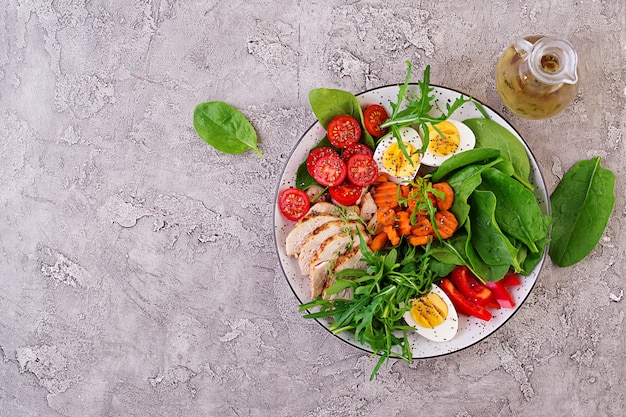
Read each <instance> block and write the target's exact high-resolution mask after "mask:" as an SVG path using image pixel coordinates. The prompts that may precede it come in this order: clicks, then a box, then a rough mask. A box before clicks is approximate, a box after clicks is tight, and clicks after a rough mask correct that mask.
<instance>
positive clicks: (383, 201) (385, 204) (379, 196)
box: [374, 182, 398, 208]
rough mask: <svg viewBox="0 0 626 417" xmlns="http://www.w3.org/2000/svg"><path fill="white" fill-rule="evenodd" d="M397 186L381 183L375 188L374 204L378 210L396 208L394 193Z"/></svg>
mask: <svg viewBox="0 0 626 417" xmlns="http://www.w3.org/2000/svg"><path fill="white" fill-rule="evenodd" d="M397 190H398V186H397V185H396V184H394V183H393V182H383V183H380V184H378V185H377V186H376V187H375V193H374V202H375V203H376V205H377V206H378V207H380V208H394V207H397V206H398V201H397V200H396V192H397Z"/></svg>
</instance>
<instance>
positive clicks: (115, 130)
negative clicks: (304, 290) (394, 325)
mask: <svg viewBox="0 0 626 417" xmlns="http://www.w3.org/2000/svg"><path fill="white" fill-rule="evenodd" d="M1 3H2V7H0V155H1V158H2V159H1V162H0V415H1V416H3V417H4V416H49V417H59V416H76V417H88V416H121V415H123V416H279V417H280V416H284V417H287V416H305V417H312V416H413V415H417V414H418V413H419V414H423V415H447V416H458V417H469V416H474V417H478V416H487V415H489V416H502V417H504V416H522V415H523V416H565V415H567V416H592V415H593V416H623V415H624V409H625V408H626V399H625V391H624V385H625V383H626V381H625V378H626V365H625V364H626V353H625V352H626V333H625V332H624V321H625V308H624V306H625V305H626V302H625V301H624V299H623V291H624V286H625V282H624V280H625V276H626V271H625V268H624V261H623V260H624V256H625V255H626V254H625V251H626V240H625V238H624V234H625V232H626V203H625V168H624V160H625V151H624V149H625V147H624V132H625V131H626V128H625V123H626V114H625V107H626V70H625V69H626V6H625V5H624V2H623V1H621V0H602V1H599V0H594V1H592V0H581V1H576V2H561V3H563V5H561V3H559V5H558V6H557V5H556V3H555V2H553V1H550V0H539V1H536V2H528V3H527V2H524V1H516V0H515V1H514V0H510V1H497V0H496V1H491V2H478V1H476V2H465V3H469V4H467V5H463V6H462V5H461V4H462V2H458V1H455V0H445V1H444V0H440V1H432V2H429V1H409V0H405V1H402V0H394V1H385V2H383V1H365V0H364V1H337V0H334V1H321V0H317V1H301V0H292V1H289V0H271V1H270V0H265V1H253V2H248V1H241V0H237V1H182V0H162V1H159V0H141V1H121V0H120V1H114V0H109V1H100V0H91V1H88V0H54V1H53V0H2V1H1ZM564 3H568V4H564ZM535 33H549V34H557V35H561V36H563V37H565V38H567V39H569V40H570V41H571V42H572V43H573V44H574V45H575V47H576V49H577V50H578V52H579V56H580V61H581V63H580V75H581V80H582V81H581V86H580V92H579V94H578V97H577V99H576V100H575V102H574V103H573V105H571V106H570V107H569V108H568V109H567V110H566V112H565V113H563V114H561V115H559V116H557V117H554V118H553V119H550V120H546V121H540V122H536V121H535V122H531V121H525V120H522V119H519V118H517V117H515V116H512V115H511V114H510V113H508V112H506V111H505V110H504V109H503V108H502V105H501V103H500V101H499V100H498V97H497V94H496V92H495V88H494V82H493V68H494V65H495V62H496V60H497V57H498V55H499V53H500V51H501V50H502V49H503V48H504V47H505V46H506V45H507V44H508V43H509V42H511V41H512V40H513V39H515V38H516V37H519V36H523V35H528V34H535ZM406 60H411V61H412V62H413V63H414V65H415V66H416V68H417V70H416V74H418V75H419V74H421V70H423V68H424V67H425V65H427V64H431V65H432V71H433V72H432V81H433V82H434V83H436V84H441V85H445V86H449V87H453V88H456V89H460V90H462V91H465V92H467V93H468V94H471V95H473V96H475V97H477V98H478V99H480V100H483V101H484V102H486V103H487V104H489V105H490V106H492V107H494V108H495V109H497V110H499V111H501V112H503V114H505V116H507V117H508V118H509V120H510V121H511V122H512V124H513V125H514V126H516V128H517V129H518V130H519V131H520V133H521V134H522V135H523V136H524V137H525V138H526V140H527V142H528V143H529V145H530V146H531V148H532V149H533V152H534V153H535V155H536V157H537V159H538V161H539V163H540V166H541V168H542V171H543V174H544V176H545V178H546V182H547V184H548V186H549V189H550V191H552V190H553V189H554V186H555V184H556V183H557V181H558V180H559V178H560V177H561V176H562V175H563V173H564V172H565V171H566V170H567V169H569V168H570V167H571V166H572V165H573V164H574V163H575V162H577V161H578V160H580V159H586V158H591V157H593V156H596V155H600V156H602V157H603V158H604V162H603V165H604V166H605V167H606V168H609V169H611V170H613V172H614V173H615V174H616V176H617V183H616V195H617V200H616V206H615V209H614V212H613V215H612V217H611V220H610V223H609V226H608V228H607V230H606V233H605V235H604V236H603V238H602V239H601V242H600V245H599V246H598V247H597V249H596V250H595V251H594V252H593V254H592V255H591V256H589V257H588V258H587V259H585V260H584V261H583V262H581V263H580V264H578V265H576V266H573V267H570V268H566V269H560V268H558V267H556V266H554V265H553V264H552V263H551V262H549V261H548V262H547V263H546V266H545V267H544V270H543V272H542V275H541V277H540V280H539V282H538V284H537V286H536V287H535V289H534V291H533V292H532V293H531V296H530V297H529V299H528V301H527V302H526V303H525V304H524V306H523V307H522V308H521V310H520V311H519V313H518V314H517V315H516V316H515V317H513V319H511V320H510V321H509V322H508V323H507V324H506V325H505V326H504V328H502V329H501V330H499V331H498V332H497V333H496V334H495V335H494V336H492V337H490V338H488V339H487V340H485V341H483V342H481V343H479V344H478V345H476V346H473V347H471V348H468V349H466V350H464V351H461V352H458V353H456V354H453V355H449V356H446V357H442V358H437V359H431V360H423V361H419V362H414V363H413V364H411V365H408V364H406V363H404V362H391V363H390V366H389V368H386V369H385V368H383V369H382V370H381V372H380V374H379V375H378V377H377V379H376V380H375V381H373V382H369V381H368V377H369V374H370V372H371V369H372V366H373V364H374V361H373V360H371V359H370V358H369V357H368V356H367V355H366V354H364V353H363V352H361V351H359V350H357V349H354V348H352V347H350V346H348V345H347V344H345V343H343V342H341V341H339V340H337V339H335V338H333V337H331V336H329V334H328V333H327V332H326V331H325V330H323V329H322V328H321V327H320V326H319V325H317V324H316V323H313V322H307V321H305V320H303V319H302V318H301V317H300V314H299V313H298V312H297V307H298V305H297V302H296V300H295V298H294V296H293V294H292V292H291V290H290V288H289V286H288V285H287V283H286V281H285V279H284V277H283V275H282V272H281V269H280V267H279V266H278V264H277V257H276V254H275V251H274V245H273V241H272V236H273V235H272V221H271V213H272V209H273V204H274V192H275V187H276V183H277V180H278V176H279V175H280V173H281V170H282V167H283V165H284V163H285V161H286V158H287V156H288V155H289V152H290V150H291V149H292V147H293V146H294V145H295V143H296V141H297V139H298V138H299V137H300V135H301V134H302V133H303V132H304V131H305V129H306V128H307V127H308V126H309V125H310V124H311V123H312V122H313V121H314V117H313V115H312V114H311V112H310V110H309V107H308V101H307V94H308V91H309V90H310V89H312V88H316V87H333V88H342V89H346V90H349V91H352V92H355V93H356V92H359V91H362V90H364V89H367V88H371V87H376V86H380V85H386V84H392V83H399V82H401V81H402V80H403V79H404V74H405V64H404V62H405V61H406ZM208 100H222V101H227V102H229V103H231V104H232V105H234V106H236V107H237V108H239V109H240V110H241V111H242V112H243V113H244V114H245V115H246V116H247V117H248V118H249V119H250V120H251V121H252V123H253V124H254V126H255V128H256V130H257V132H258V135H259V146H260V149H261V151H262V152H263V153H264V155H265V158H264V159H260V158H258V157H257V156H256V155H255V154H254V153H252V152H247V153H245V154H243V155H238V156H232V155H225V154H221V153H219V152H217V151H215V150H214V149H213V148H211V147H210V146H208V145H206V144H205V143H204V142H202V141H201V140H200V139H199V138H198V137H197V136H196V134H195V131H194V129H193V126H192V113H193V108H194V106H195V105H196V104H197V103H200V102H202V101H208Z"/></svg>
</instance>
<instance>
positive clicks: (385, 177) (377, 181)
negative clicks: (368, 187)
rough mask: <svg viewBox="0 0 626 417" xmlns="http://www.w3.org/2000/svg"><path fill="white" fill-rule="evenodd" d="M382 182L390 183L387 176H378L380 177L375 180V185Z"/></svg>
mask: <svg viewBox="0 0 626 417" xmlns="http://www.w3.org/2000/svg"><path fill="white" fill-rule="evenodd" d="M381 182H389V178H388V177H387V174H378V176H377V177H376V179H375V180H374V184H380V183H381Z"/></svg>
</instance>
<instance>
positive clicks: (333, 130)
mask: <svg viewBox="0 0 626 417" xmlns="http://www.w3.org/2000/svg"><path fill="white" fill-rule="evenodd" d="M327 134H328V140H329V141H330V143H331V144H332V145H333V146H335V147H337V148H347V147H348V146H350V145H354V144H355V143H357V142H358V141H359V139H361V125H360V124H359V122H358V121H357V120H356V119H355V118H354V117H352V116H348V115H343V116H337V117H335V118H334V119H333V120H331V122H330V123H329V124H328V132H327Z"/></svg>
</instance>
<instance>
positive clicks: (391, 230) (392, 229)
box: [383, 226, 400, 246]
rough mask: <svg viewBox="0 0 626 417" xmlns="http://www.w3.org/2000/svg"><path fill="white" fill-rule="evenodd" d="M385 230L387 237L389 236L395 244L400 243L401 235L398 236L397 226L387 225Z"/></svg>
mask: <svg viewBox="0 0 626 417" xmlns="http://www.w3.org/2000/svg"><path fill="white" fill-rule="evenodd" d="M383 230H384V231H385V233H386V234H387V237H388V238H389V241H390V242H391V244H392V245H393V246H396V245H398V244H400V236H398V232H396V228H395V227H393V226H385V227H384V228H383Z"/></svg>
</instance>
